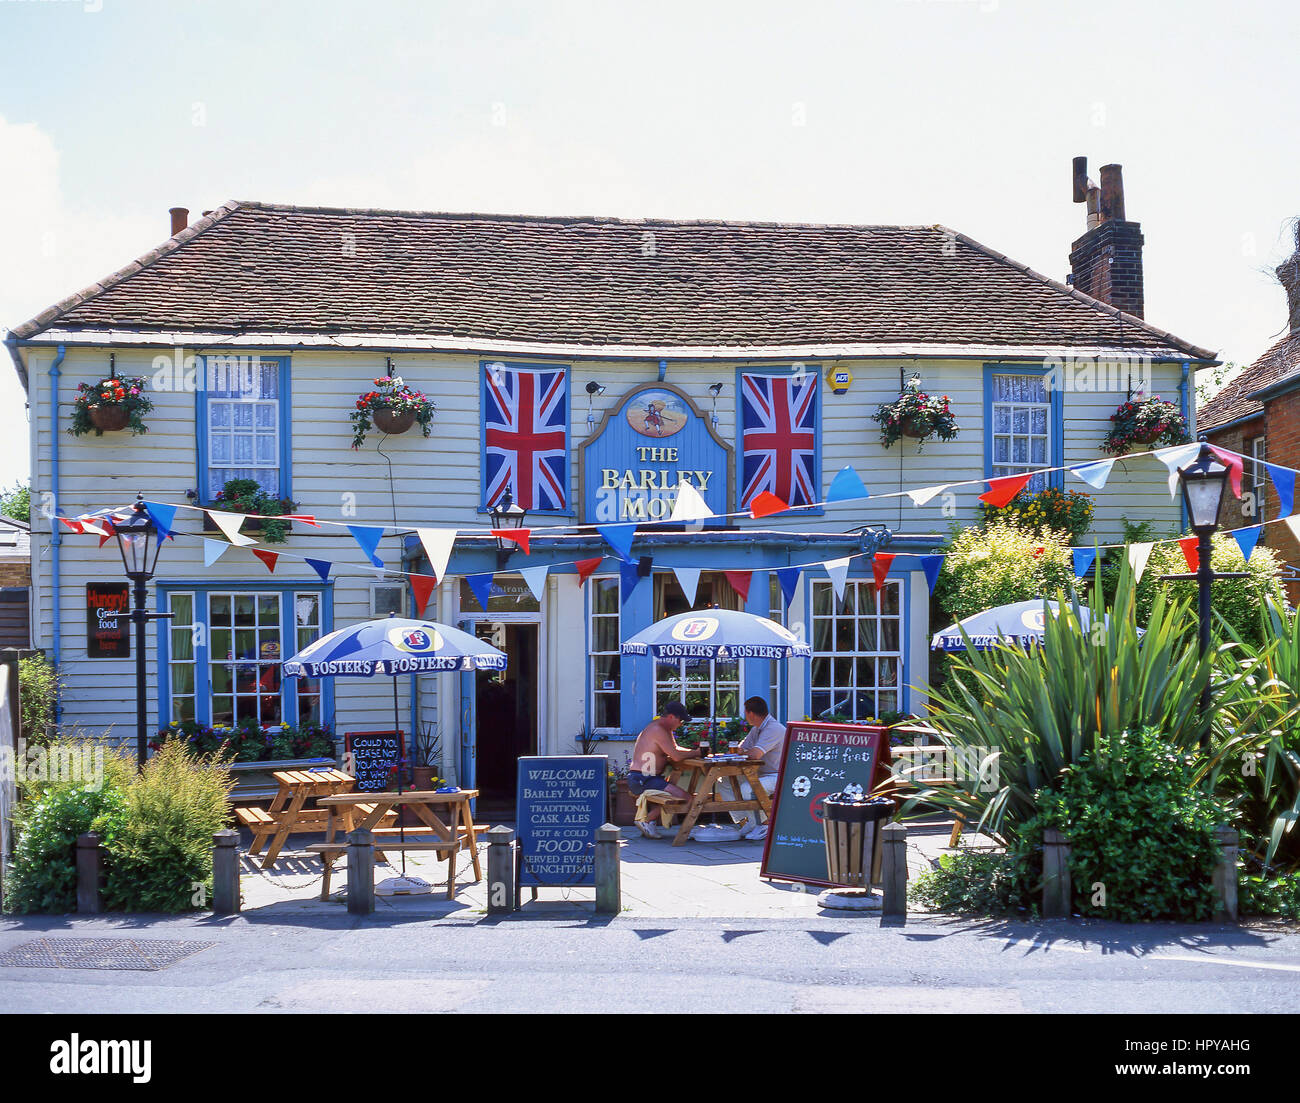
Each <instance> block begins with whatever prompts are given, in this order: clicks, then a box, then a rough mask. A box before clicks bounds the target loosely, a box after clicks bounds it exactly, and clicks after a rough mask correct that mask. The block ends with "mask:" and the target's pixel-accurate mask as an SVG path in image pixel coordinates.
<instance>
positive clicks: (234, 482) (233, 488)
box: [203, 479, 297, 544]
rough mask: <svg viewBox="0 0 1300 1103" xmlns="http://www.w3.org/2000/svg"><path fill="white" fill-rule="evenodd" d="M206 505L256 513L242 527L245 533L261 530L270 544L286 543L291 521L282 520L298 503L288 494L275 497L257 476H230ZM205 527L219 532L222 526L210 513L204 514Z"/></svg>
mask: <svg viewBox="0 0 1300 1103" xmlns="http://www.w3.org/2000/svg"><path fill="white" fill-rule="evenodd" d="M205 505H207V506H209V507H211V508H212V509H219V510H224V511H225V512H227V513H253V514H256V516H254V517H250V518H249V519H248V520H247V521H245V522H244V523H243V525H242V526H241V527H240V531H241V532H244V533H258V534H259V535H260V536H261V537H262V540H263V541H264V542H266V543H267V544H283V543H285V542H286V541H287V540H288V539H289V531H290V529H291V528H292V524H293V523H292V522H291V521H287V520H284V521H282V520H279V518H280V517H282V516H283V515H284V514H286V513H292V512H293V511H294V510H295V509H296V508H297V506H296V504H295V503H294V502H292V501H290V500H289V499H288V498H273V497H271V495H269V494H268V493H266V491H264V490H263V489H262V488H261V486H260V485H259V484H258V482H257V480H256V479H227V480H226V483H225V485H224V486H223V487H222V488H221V489H220V490H218V491H217V496H216V498H215V499H213V500H212V501H211V502H207V503H205ZM203 531H204V532H219V531H220V526H219V525H218V524H217V523H216V522H215V521H214V520H212V518H211V517H210V516H209V515H208V514H206V513H205V514H204V515H203Z"/></svg>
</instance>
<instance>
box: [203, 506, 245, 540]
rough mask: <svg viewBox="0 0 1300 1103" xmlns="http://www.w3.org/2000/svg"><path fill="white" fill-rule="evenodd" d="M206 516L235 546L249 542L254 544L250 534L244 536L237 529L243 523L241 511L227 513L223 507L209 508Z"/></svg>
mask: <svg viewBox="0 0 1300 1103" xmlns="http://www.w3.org/2000/svg"><path fill="white" fill-rule="evenodd" d="M208 516H209V517H211V518H212V520H213V521H214V522H215V523H216V526H217V528H219V529H220V530H221V531H222V532H224V533H225V534H226V539H227V540H229V541H230V542H231V543H232V544H234V545H235V546H236V547H240V548H246V547H248V545H249V544H256V543H257V541H256V540H254V539H253V538H252V537H251V536H244V535H243V534H242V533H241V532H240V531H239V526H240V525H242V524H243V523H244V515H243V514H242V513H227V512H226V511H225V510H223V509H210V510H208Z"/></svg>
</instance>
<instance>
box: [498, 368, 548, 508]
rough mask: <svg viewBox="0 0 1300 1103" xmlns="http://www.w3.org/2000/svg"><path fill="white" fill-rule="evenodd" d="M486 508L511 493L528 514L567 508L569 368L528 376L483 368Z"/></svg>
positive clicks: (510, 370)
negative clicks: (528, 511) (529, 511)
mask: <svg viewBox="0 0 1300 1103" xmlns="http://www.w3.org/2000/svg"><path fill="white" fill-rule="evenodd" d="M483 373H484V375H483V438H484V447H485V452H486V461H487V462H486V465H485V470H484V476H483V477H484V484H485V489H484V495H483V497H484V504H485V505H487V506H492V505H495V504H496V503H497V502H498V501H500V500H501V498H502V497H503V496H504V495H505V493H506V491H507V490H509V491H510V494H511V496H512V498H513V500H514V504H515V505H517V506H519V507H520V508H521V509H526V510H562V509H564V508H565V507H566V504H567V502H568V498H569V495H568V486H569V451H568V441H567V439H566V428H567V426H568V423H569V378H568V370H567V369H566V368H558V369H556V370H554V371H528V370H524V369H517V368H507V367H506V366H505V365H503V364H485V365H484V366H483Z"/></svg>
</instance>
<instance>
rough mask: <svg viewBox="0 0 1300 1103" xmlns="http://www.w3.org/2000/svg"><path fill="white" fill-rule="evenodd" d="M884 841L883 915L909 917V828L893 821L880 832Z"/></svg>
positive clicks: (881, 912)
mask: <svg viewBox="0 0 1300 1103" xmlns="http://www.w3.org/2000/svg"><path fill="white" fill-rule="evenodd" d="M880 834H881V836H882V837H883V840H884V842H883V843H882V852H881V856H880V882H881V888H882V890H883V895H884V899H883V900H882V901H881V903H880V914H881V916H882V917H883V916H886V915H889V916H901V917H902V918H903V919H904V921H906V919H907V828H906V827H904V826H903V825H902V824H901V823H891V824H889V825H888V826H886V827H885V829H884V830H883V831H882V832H881V833H880Z"/></svg>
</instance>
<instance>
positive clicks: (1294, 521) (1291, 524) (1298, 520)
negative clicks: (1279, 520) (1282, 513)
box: [1283, 514, 1300, 540]
mask: <svg viewBox="0 0 1300 1103" xmlns="http://www.w3.org/2000/svg"><path fill="white" fill-rule="evenodd" d="M1283 520H1284V521H1285V522H1286V527H1287V528H1289V529H1290V530H1291V535H1292V536H1294V537H1295V538H1296V539H1297V540H1300V514H1297V515H1295V516H1293V517H1284V518H1283Z"/></svg>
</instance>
